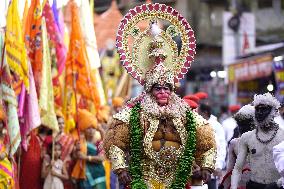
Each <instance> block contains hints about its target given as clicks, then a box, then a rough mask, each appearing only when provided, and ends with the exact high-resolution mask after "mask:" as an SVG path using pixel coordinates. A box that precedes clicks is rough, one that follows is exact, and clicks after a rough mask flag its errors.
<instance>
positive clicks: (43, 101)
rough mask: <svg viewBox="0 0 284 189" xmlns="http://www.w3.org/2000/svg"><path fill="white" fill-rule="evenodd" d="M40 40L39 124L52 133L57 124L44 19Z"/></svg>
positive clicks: (43, 20) (55, 129)
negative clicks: (41, 50) (41, 41)
mask: <svg viewBox="0 0 284 189" xmlns="http://www.w3.org/2000/svg"><path fill="white" fill-rule="evenodd" d="M42 40H43V66H42V82H41V88H40V100H39V106H40V108H41V122H42V124H43V125H45V126H47V127H49V128H50V129H52V130H53V131H59V129H58V122H57V119H56V114H55V110H54V96H53V87H52V76H51V59H50V52H49V46H48V40H47V30H46V23H45V19H44V18H43V19H42Z"/></svg>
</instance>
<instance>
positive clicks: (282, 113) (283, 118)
mask: <svg viewBox="0 0 284 189" xmlns="http://www.w3.org/2000/svg"><path fill="white" fill-rule="evenodd" d="M274 120H275V122H276V123H278V125H279V127H280V128H281V129H283V130H284V102H282V103H281V107H280V108H279V115H278V116H277V117H275V118H274Z"/></svg>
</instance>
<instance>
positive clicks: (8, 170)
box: [0, 105, 14, 188]
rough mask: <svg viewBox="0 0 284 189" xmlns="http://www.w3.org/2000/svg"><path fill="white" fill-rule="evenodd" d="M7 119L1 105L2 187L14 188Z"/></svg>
mask: <svg viewBox="0 0 284 189" xmlns="http://www.w3.org/2000/svg"><path fill="white" fill-rule="evenodd" d="M5 120H6V114H5V112H4V110H3V108H2V106H1V105H0V188H12V187H14V183H13V174H14V172H13V169H12V164H11V162H10V160H9V159H8V158H9V154H8V152H9V149H8V143H7V141H6V140H5V134H6V133H7V132H5V131H6V130H5Z"/></svg>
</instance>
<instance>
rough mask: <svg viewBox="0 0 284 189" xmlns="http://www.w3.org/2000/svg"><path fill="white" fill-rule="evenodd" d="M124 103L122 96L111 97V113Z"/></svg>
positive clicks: (119, 108)
mask: <svg viewBox="0 0 284 189" xmlns="http://www.w3.org/2000/svg"><path fill="white" fill-rule="evenodd" d="M123 105H124V99H123V98H122V97H114V98H113V99H112V114H115V113H118V112H119V111H120V110H121V108H122V106H123Z"/></svg>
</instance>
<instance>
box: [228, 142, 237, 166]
mask: <svg viewBox="0 0 284 189" xmlns="http://www.w3.org/2000/svg"><path fill="white" fill-rule="evenodd" d="M236 142H237V141H236V140H235V139H233V140H231V142H230V144H229V152H228V164H227V170H228V171H231V170H233V168H234V165H235V163H236V159H237V156H236V154H235V152H234V147H235V145H238V144H237V143H236Z"/></svg>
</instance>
